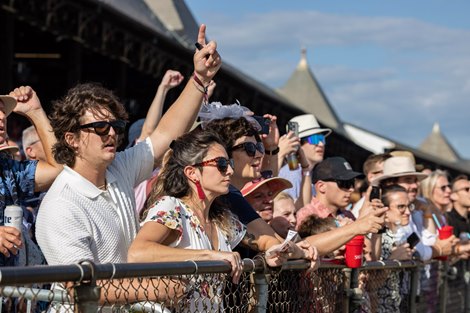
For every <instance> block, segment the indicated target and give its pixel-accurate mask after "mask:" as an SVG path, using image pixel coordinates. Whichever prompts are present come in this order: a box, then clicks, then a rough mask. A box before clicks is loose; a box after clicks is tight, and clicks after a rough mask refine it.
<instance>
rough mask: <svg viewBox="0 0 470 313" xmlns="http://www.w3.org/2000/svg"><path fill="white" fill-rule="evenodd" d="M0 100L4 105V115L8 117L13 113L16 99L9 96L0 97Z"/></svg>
mask: <svg viewBox="0 0 470 313" xmlns="http://www.w3.org/2000/svg"><path fill="white" fill-rule="evenodd" d="M0 100H1V101H2V102H3V104H4V105H5V115H6V116H8V115H10V113H11V112H13V109H14V108H15V106H16V99H15V98H13V97H11V96H7V95H0Z"/></svg>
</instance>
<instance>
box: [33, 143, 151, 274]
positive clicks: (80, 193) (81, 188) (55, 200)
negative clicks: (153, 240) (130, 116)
mask: <svg viewBox="0 0 470 313" xmlns="http://www.w3.org/2000/svg"><path fill="white" fill-rule="evenodd" d="M153 164H154V158H153V147H152V143H151V141H150V139H147V140H145V141H143V142H142V143H139V144H138V145H136V146H135V147H133V148H130V149H127V150H125V151H122V152H119V153H117V155H116V158H115V159H114V161H113V162H112V163H111V164H110V165H109V166H108V168H107V170H106V181H107V190H106V191H103V190H101V189H98V188H97V187H96V186H95V185H93V184H92V183H91V182H90V181H88V180H87V179H85V178H84V177H83V176H81V175H80V174H78V173H77V172H75V171H74V170H72V169H71V168H69V167H67V166H64V170H63V171H62V172H61V173H60V174H59V176H57V178H56V180H55V181H54V183H53V184H52V186H51V188H50V189H49V191H48V192H47V194H46V196H45V197H44V200H43V201H42V203H41V206H40V208H39V213H38V217H37V222H36V237H37V240H38V243H39V246H40V247H41V250H42V252H43V253H44V255H45V257H46V260H47V262H48V264H50V265H55V264H71V263H76V262H78V261H80V260H84V259H88V260H92V261H94V262H96V263H108V262H112V263H122V262H127V250H128V249H129V246H130V244H131V243H132V241H133V240H134V238H135V236H136V234H137V231H138V230H139V223H138V217H137V215H136V212H135V198H134V187H135V186H137V185H138V184H139V183H140V182H142V181H144V180H145V179H148V178H149V177H150V175H151V174H152V169H153Z"/></svg>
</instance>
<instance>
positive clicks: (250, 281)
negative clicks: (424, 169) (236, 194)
mask: <svg viewBox="0 0 470 313" xmlns="http://www.w3.org/2000/svg"><path fill="white" fill-rule="evenodd" d="M432 266H435V267H436V268H437V269H438V270H437V272H436V273H435V274H436V275H437V276H438V284H437V288H436V290H435V293H434V295H433V296H434V298H435V299H436V303H437V304H436V305H435V306H434V307H432V308H430V306H429V305H427V304H428V303H427V302H425V301H423V299H425V298H424V296H423V294H424V293H423V290H422V284H423V283H422V281H423V276H422V273H423V271H424V272H425V269H426V267H428V269H429V268H431V267H432ZM308 267H309V264H308V262H306V261H303V260H295V261H289V262H287V263H285V264H284V265H283V266H282V268H280V269H279V268H269V267H267V266H266V265H265V263H264V262H263V260H262V259H261V258H255V259H253V260H251V259H245V260H244V274H243V275H242V278H241V279H240V282H239V283H238V284H233V283H232V282H231V277H230V276H229V273H230V265H229V263H226V262H223V261H220V262H215V261H214V262H212V261H211V262H210V261H198V262H194V261H186V262H168V263H135V264H93V263H91V262H87V261H85V262H82V263H80V264H74V265H69V266H37V267H23V268H18V267H15V268H7V267H5V268H2V269H0V295H1V297H2V300H1V301H0V305H1V309H0V312H162V313H173V312H237V313H238V312H250V313H251V312H279V313H280V312H296V313H297V312H301V313H304V312H319V313H330V312H364V313H365V312H446V311H447V312H469V311H470V310H469V308H468V305H469V301H468V299H469V298H468V293H469V291H468V281H469V278H470V272H469V271H468V269H469V264H468V262H466V261H465V262H464V261H460V263H456V264H452V265H450V264H449V263H448V262H433V263H431V264H421V263H415V262H412V261H408V262H397V261H386V262H369V263H367V264H366V265H365V266H363V267H361V268H358V269H349V268H346V267H345V266H342V265H335V264H323V265H321V266H320V268H319V269H318V270H317V271H315V272H309V271H308ZM455 268H457V269H455Z"/></svg>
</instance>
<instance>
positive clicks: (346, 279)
mask: <svg viewBox="0 0 470 313" xmlns="http://www.w3.org/2000/svg"><path fill="white" fill-rule="evenodd" d="M342 272H343V284H344V286H343V290H344V294H343V313H349V296H350V290H351V269H350V268H348V267H346V268H343V271H342Z"/></svg>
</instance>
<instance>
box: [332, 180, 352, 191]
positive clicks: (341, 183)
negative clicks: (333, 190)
mask: <svg viewBox="0 0 470 313" xmlns="http://www.w3.org/2000/svg"><path fill="white" fill-rule="evenodd" d="M325 181H331V182H335V183H336V184H337V185H338V188H339V189H345V190H349V189H351V188H354V183H355V179H354V178H353V179H348V180H342V179H327V180H325Z"/></svg>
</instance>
